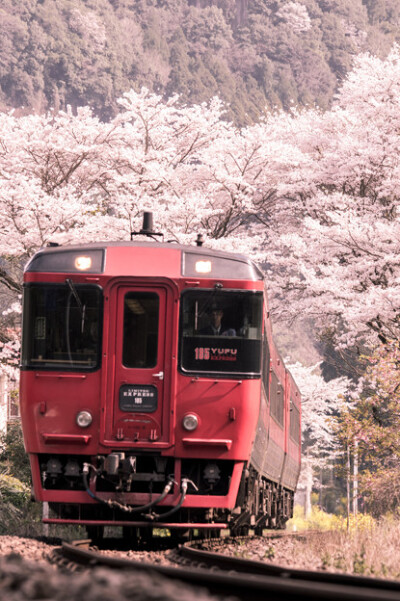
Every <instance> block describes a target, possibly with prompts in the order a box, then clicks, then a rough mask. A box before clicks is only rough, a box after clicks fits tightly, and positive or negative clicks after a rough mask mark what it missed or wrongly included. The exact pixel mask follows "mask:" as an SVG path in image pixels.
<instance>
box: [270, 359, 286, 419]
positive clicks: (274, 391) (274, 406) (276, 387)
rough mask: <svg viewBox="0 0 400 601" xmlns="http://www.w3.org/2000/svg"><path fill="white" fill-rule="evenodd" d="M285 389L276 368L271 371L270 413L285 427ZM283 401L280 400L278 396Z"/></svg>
mask: <svg viewBox="0 0 400 601" xmlns="http://www.w3.org/2000/svg"><path fill="white" fill-rule="evenodd" d="M284 392H285V389H284V387H283V384H282V383H281V381H280V380H279V378H278V376H277V374H276V373H275V372H274V370H272V371H271V385H270V413H271V417H272V418H273V419H274V420H275V422H276V423H277V424H278V425H279V426H280V427H281V428H283V427H284V425H285V394H284ZM279 396H280V397H281V402H280V403H279V402H278V397H279Z"/></svg>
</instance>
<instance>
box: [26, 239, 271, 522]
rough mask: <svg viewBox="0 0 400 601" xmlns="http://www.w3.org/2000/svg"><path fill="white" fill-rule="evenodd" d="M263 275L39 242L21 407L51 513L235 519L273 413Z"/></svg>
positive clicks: (198, 256)
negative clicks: (265, 418) (264, 378)
mask: <svg viewBox="0 0 400 601" xmlns="http://www.w3.org/2000/svg"><path fill="white" fill-rule="evenodd" d="M262 322H263V282H262V276H261V274H260V273H259V272H258V271H257V270H256V268H255V267H254V265H253V264H252V263H251V262H250V261H248V260H246V259H245V258H244V257H237V256H235V255H228V254H224V253H213V252H212V251H210V250H207V251H206V250H205V249H203V248H197V247H193V248H191V247H179V246H178V245H167V244H156V243H130V244H129V243H127V244H125V245H124V244H122V243H121V244H108V245H104V246H101V245H97V246H94V245H87V246H76V247H56V248H48V249H45V250H43V251H40V252H39V253H38V254H37V255H35V257H34V258H33V260H32V261H31V262H30V263H29V264H28V266H27V268H26V270H25V276H24V309H23V350H22V363H21V397H20V398H21V417H22V425H23V431H24V440H25V446H26V450H27V452H28V453H29V456H30V461H31V469H32V479H33V490H34V496H35V499H36V500H37V501H42V502H48V503H49V507H50V514H49V516H46V517H45V518H44V521H46V522H47V523H76V524H84V525H86V526H87V527H88V529H89V530H90V529H91V532H93V531H94V530H95V529H97V531H100V530H101V529H102V528H103V527H104V526H105V525H111V524H112V525H119V526H123V527H125V529H128V530H129V529H131V528H137V529H143V530H146V529H149V528H152V527H153V526H159V527H162V526H165V527H167V526H168V527H169V528H171V529H173V528H178V529H186V528H194V527H195V528H216V529H218V528H225V527H229V524H230V522H231V520H232V519H233V518H232V516H234V515H235V514H238V513H240V511H241V499H242V498H243V495H244V490H243V486H244V481H245V472H246V470H245V466H246V464H247V462H248V460H249V457H250V453H251V446H252V442H253V440H254V437H255V429H256V426H257V420H258V415H259V409H260V365H261V347H262V341H261V339H262Z"/></svg>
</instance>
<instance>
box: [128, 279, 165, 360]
mask: <svg viewBox="0 0 400 601" xmlns="http://www.w3.org/2000/svg"><path fill="white" fill-rule="evenodd" d="M139 299H140V300H141V301H142V303H140V300H139ZM145 300H150V301H151V300H153V301H156V313H157V315H156V318H155V317H154V316H152V319H155V320H156V322H157V326H156V328H155V332H156V337H155V339H154V340H153V345H152V347H153V348H150V353H152V354H151V358H152V359H153V360H152V361H149V357H150V355H148V351H146V359H145V361H140V360H139V358H135V359H134V360H133V361H132V360H131V361H130V362H128V361H127V359H128V357H129V356H131V357H132V354H131V353H132V350H134V349H135V345H134V344H131V342H132V341H131V340H130V339H129V336H128V318H129V316H130V314H129V313H128V311H131V312H132V315H138V316H139V315H145V316H149V315H150V313H151V312H150V311H149V310H148V309H147V308H146V307H144V306H143V305H144V302H143V301H145ZM129 301H133V303H135V302H136V303H138V304H139V305H141V307H140V308H141V310H142V311H143V313H140V312H138V311H139V307H137V308H136V310H135V307H130V305H129ZM160 304H161V303H160V295H159V294H157V292H153V291H140V290H129V291H128V292H126V293H125V294H124V314H123V328H122V356H121V360H122V365H123V366H124V367H126V368H127V369H154V368H155V367H156V365H157V363H158V360H159V357H158V345H159V334H160ZM138 319H139V321H140V319H141V318H140V317H139V318H138ZM132 324H133V320H131V323H130V324H129V326H130V328H131V327H132ZM147 326H148V320H147V323H145V332H142V337H141V338H142V339H145V340H146V345H143V347H141V350H143V349H145V348H146V347H147V346H151V340H150V337H151V334H152V331H150V330H149V328H148V327H147ZM153 334H154V332H153ZM149 341H150V342H149ZM136 348H137V347H136ZM140 356H141V357H143V355H140ZM138 357H139V354H138Z"/></svg>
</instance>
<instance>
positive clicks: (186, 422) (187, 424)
mask: <svg viewBox="0 0 400 601" xmlns="http://www.w3.org/2000/svg"><path fill="white" fill-rule="evenodd" d="M198 425H199V418H198V417H197V415H194V413H188V414H187V415H185V417H184V418H183V420H182V426H183V427H184V428H185V430H188V431H189V432H193V430H196V428H197V426H198Z"/></svg>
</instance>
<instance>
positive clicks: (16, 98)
mask: <svg viewBox="0 0 400 601" xmlns="http://www.w3.org/2000/svg"><path fill="white" fill-rule="evenodd" d="M399 24H400V3H399V2H398V0H296V1H290V0H63V1H62V2H60V1H59V0H2V2H1V7H0V86H1V92H0V109H2V110H7V109H9V108H18V109H19V110H21V107H24V108H23V110H24V111H26V112H31V111H32V110H34V111H37V112H43V111H45V110H47V109H49V108H51V107H54V108H55V109H59V108H61V109H63V108H65V107H66V105H71V106H72V107H76V106H79V105H90V106H92V107H93V108H94V109H95V112H96V113H97V114H99V115H100V116H101V117H102V118H103V119H107V118H110V117H112V116H114V115H115V113H116V100H117V98H118V97H119V96H120V95H121V94H122V93H123V92H125V91H127V90H129V89H130V88H134V89H136V90H139V89H140V88H141V87H142V86H146V87H147V88H149V89H150V91H152V92H156V93H157V94H161V95H163V96H165V97H168V96H171V95H173V94H175V93H179V94H180V95H181V97H182V100H183V101H184V102H186V103H189V104H190V103H193V102H196V103H198V102H202V101H206V100H208V99H209V98H210V97H211V96H213V95H218V96H220V97H221V98H222V99H223V100H224V101H226V102H227V103H228V104H229V106H230V114H229V115H228V117H230V118H233V119H234V120H235V121H236V122H237V123H239V124H241V125H244V124H248V123H250V122H252V121H254V119H256V118H257V117H258V116H259V115H260V114H261V113H262V111H263V110H264V109H265V107H267V108H274V107H279V108H282V107H283V108H288V107H289V106H291V105H292V104H293V103H294V104H295V105H297V104H299V105H314V104H317V105H319V106H320V107H322V108H327V107H328V106H329V105H330V102H331V99H332V97H333V95H334V93H335V91H336V89H337V84H338V81H341V79H342V78H343V76H344V75H345V73H347V72H348V70H349V69H350V68H351V66H352V61H353V59H354V56H355V55H356V54H358V53H360V52H362V51H367V50H368V51H370V52H372V53H373V54H377V55H378V56H385V55H386V54H387V52H388V50H389V49H390V47H391V46H392V45H393V42H394V41H397V40H399V38H400V28H399Z"/></svg>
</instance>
